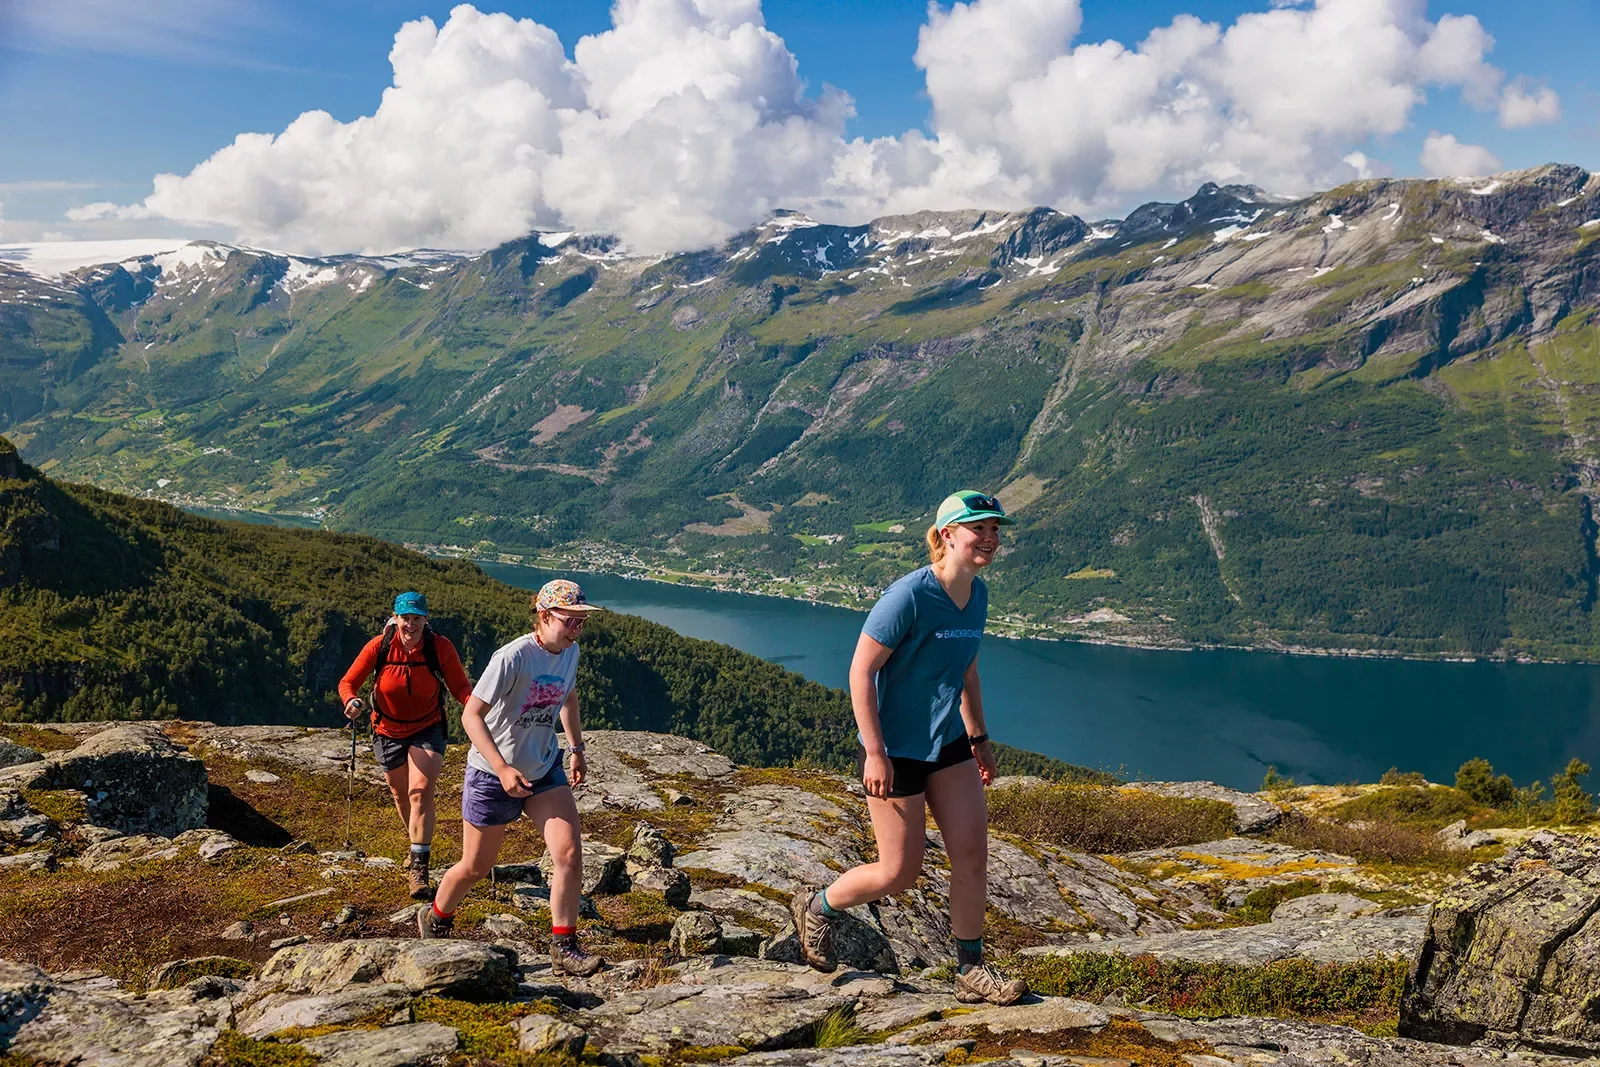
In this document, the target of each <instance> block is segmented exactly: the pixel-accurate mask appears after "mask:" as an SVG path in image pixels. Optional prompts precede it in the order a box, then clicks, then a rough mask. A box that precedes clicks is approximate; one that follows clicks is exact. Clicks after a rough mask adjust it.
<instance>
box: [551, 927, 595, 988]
mask: <svg viewBox="0 0 1600 1067" xmlns="http://www.w3.org/2000/svg"><path fill="white" fill-rule="evenodd" d="M603 963H605V961H604V960H602V959H601V958H600V957H599V956H591V955H589V953H587V952H585V951H583V949H581V948H579V947H578V939H577V938H576V937H573V936H566V937H552V938H551V939H550V969H551V970H552V971H554V972H555V973H556V974H570V975H572V976H573V977H574V978H587V977H589V976H590V975H591V974H593V973H594V972H596V971H598V970H599V969H600V967H601V965H602V964H603Z"/></svg>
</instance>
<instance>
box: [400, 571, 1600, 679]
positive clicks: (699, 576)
mask: <svg viewBox="0 0 1600 1067" xmlns="http://www.w3.org/2000/svg"><path fill="white" fill-rule="evenodd" d="M404 547H406V548H409V549H411V550H413V551H416V552H421V553H422V554H423V555H426V556H429V557H430V558H433V559H461V560H466V561H467V562H469V563H480V564H481V563H493V564H499V565H501V566H510V567H526V568H528V569H530V570H542V571H561V570H566V571H572V572H575V573H580V574H604V575H606V576H608V577H612V578H619V579H623V580H627V581H638V582H654V583H657V584H660V585H673V586H680V587H685V588H691V589H700V590H703V591H706V592H714V593H734V594H738V595H741V596H765V597H772V598H774V599H777V600H792V601H797V602H800V603H805V604H817V605H821V606H824V607H831V608H840V609H843V610H846V611H859V612H861V613H863V614H864V613H865V612H866V611H867V610H868V608H869V607H870V604H871V601H864V602H861V603H857V604H849V603H839V602H838V601H835V600H829V599H824V598H822V597H808V596H795V595H790V594H786V593H783V592H777V591H772V590H768V589H748V588H742V587H739V586H734V585H730V584H727V583H726V582H723V581H719V580H718V578H719V576H718V575H711V574H705V573H703V572H695V571H667V570H666V569H665V568H652V567H651V566H650V564H647V563H645V562H644V561H642V560H639V559H637V557H634V559H633V560H632V561H631V563H630V564H629V567H630V571H622V570H617V569H615V568H614V567H608V566H605V565H604V564H602V563H600V562H590V561H586V560H584V559H582V558H581V557H580V558H565V557H556V558H550V557H530V556H525V555H519V554H517V553H512V552H497V553H495V555H494V557H493V558H490V557H489V556H488V555H487V554H483V553H478V552H474V551H473V550H472V549H467V548H462V547H460V546H458V545H437V544H419V543H414V542H408V543H406V544H405V545H404ZM631 568H638V569H639V570H640V571H642V572H643V573H633V572H632V571H631ZM651 570H658V571H661V572H663V573H671V574H679V575H682V576H683V577H684V578H687V579H691V580H690V581H687V582H685V581H674V580H672V579H670V578H665V577H660V576H658V575H656V574H652V573H649V572H650V571H651ZM724 577H726V578H729V579H739V578H744V579H748V580H751V581H754V580H755V578H754V576H752V575H749V574H745V573H743V572H734V573H727V574H725V575H724ZM768 581H770V582H773V583H783V582H792V583H795V584H799V583H798V581H797V580H795V579H785V578H779V577H776V576H773V577H771V578H769V579H768ZM814 588H824V589H825V588H828V587H826V586H815V587H814ZM985 636H988V637H996V638H1000V639H1002V640H1015V641H1060V642H1074V643H1078V644H1086V645H1106V646H1110V647H1114V648H1128V649H1134V650H1138V651H1145V652H1248V653H1255V654H1260V653H1268V654H1276V655H1283V656H1316V657H1321V658H1324V659H1374V660H1395V661H1409V662H1416V663H1453V664H1462V665H1466V664H1487V665H1505V666H1552V667H1557V666H1566V667H1591V666H1595V665H1596V661H1593V660H1581V659H1579V660H1560V659H1540V658H1538V657H1533V656H1474V655H1468V654H1464V653H1447V652H1440V653H1433V654H1428V653H1415V652H1401V651H1395V650H1389V649H1363V648H1322V647H1318V646H1314V645H1236V644H1216V645H1206V644H1194V643H1192V642H1186V641H1178V640H1174V641H1171V642H1163V641H1160V640H1158V639H1141V638H1137V637H1122V636H1120V635H1116V634H1084V633H1080V632H1077V631H1060V630H1054V629H1047V628H1042V627H1041V628H1038V629H1034V628H1031V627H1026V626H1017V625H1014V624H1007V623H1004V622H1002V623H1001V624H1000V626H999V628H996V627H995V623H994V620H991V621H990V629H989V630H988V631H987V632H986V634H985Z"/></svg>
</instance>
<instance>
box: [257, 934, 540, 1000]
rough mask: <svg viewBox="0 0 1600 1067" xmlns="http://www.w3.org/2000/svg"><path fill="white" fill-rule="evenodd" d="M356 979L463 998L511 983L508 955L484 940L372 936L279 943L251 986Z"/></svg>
mask: <svg viewBox="0 0 1600 1067" xmlns="http://www.w3.org/2000/svg"><path fill="white" fill-rule="evenodd" d="M358 982H380V983H390V984H394V985H401V986H404V987H405V988H407V989H409V990H411V991H412V992H414V993H437V994H440V995H444V996H452V997H459V998H462V999H466V1000H483V999H501V998H505V997H509V996H510V995H511V993H512V990H513V989H514V988H515V982H514V980H513V979H512V974H511V961H510V960H509V959H507V957H506V955H505V954H504V953H502V952H499V951H497V950H496V949H494V948H491V947H490V946H488V945H484V944H480V943H479V942H476V941H447V940H437V941H412V940H401V939H398V938H376V937H375V938H365V939H362V940H355V941H335V942H332V943H328V944H310V945H295V946H292V947H290V948H285V949H282V950H280V951H279V952H278V953H277V955H275V956H273V957H272V958H271V959H270V960H268V961H267V962H266V964H265V965H264V966H262V968H261V973H260V974H259V975H258V976H257V977H256V982H255V991H258V992H261V993H268V992H280V993H300V994H321V993H328V992H332V991H334V990H339V989H343V988H345V987H346V986H348V985H351V984H353V983H358Z"/></svg>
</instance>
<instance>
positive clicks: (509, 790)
mask: <svg viewBox="0 0 1600 1067" xmlns="http://www.w3.org/2000/svg"><path fill="white" fill-rule="evenodd" d="M500 788H501V789H504V790H505V791H506V795H507V796H513V797H517V798H519V799H520V798H522V797H528V796H532V795H533V783H532V782H530V781H528V780H527V779H526V778H524V777H523V776H522V772H521V771H519V770H517V769H516V768H515V767H507V768H506V769H505V770H503V771H501V772H500Z"/></svg>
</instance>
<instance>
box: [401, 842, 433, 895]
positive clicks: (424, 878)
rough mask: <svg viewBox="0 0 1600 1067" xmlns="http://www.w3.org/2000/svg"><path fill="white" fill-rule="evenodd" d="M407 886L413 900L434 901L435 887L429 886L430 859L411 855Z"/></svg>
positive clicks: (407, 867) (407, 868)
mask: <svg viewBox="0 0 1600 1067" xmlns="http://www.w3.org/2000/svg"><path fill="white" fill-rule="evenodd" d="M406 886H407V888H408V890H409V891H410V893H411V899H412V900H432V899H433V886H431V885H429V884H428V857H426V856H418V855H417V854H416V853H412V854H411V859H410V861H409V862H408V863H407V864H406Z"/></svg>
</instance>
